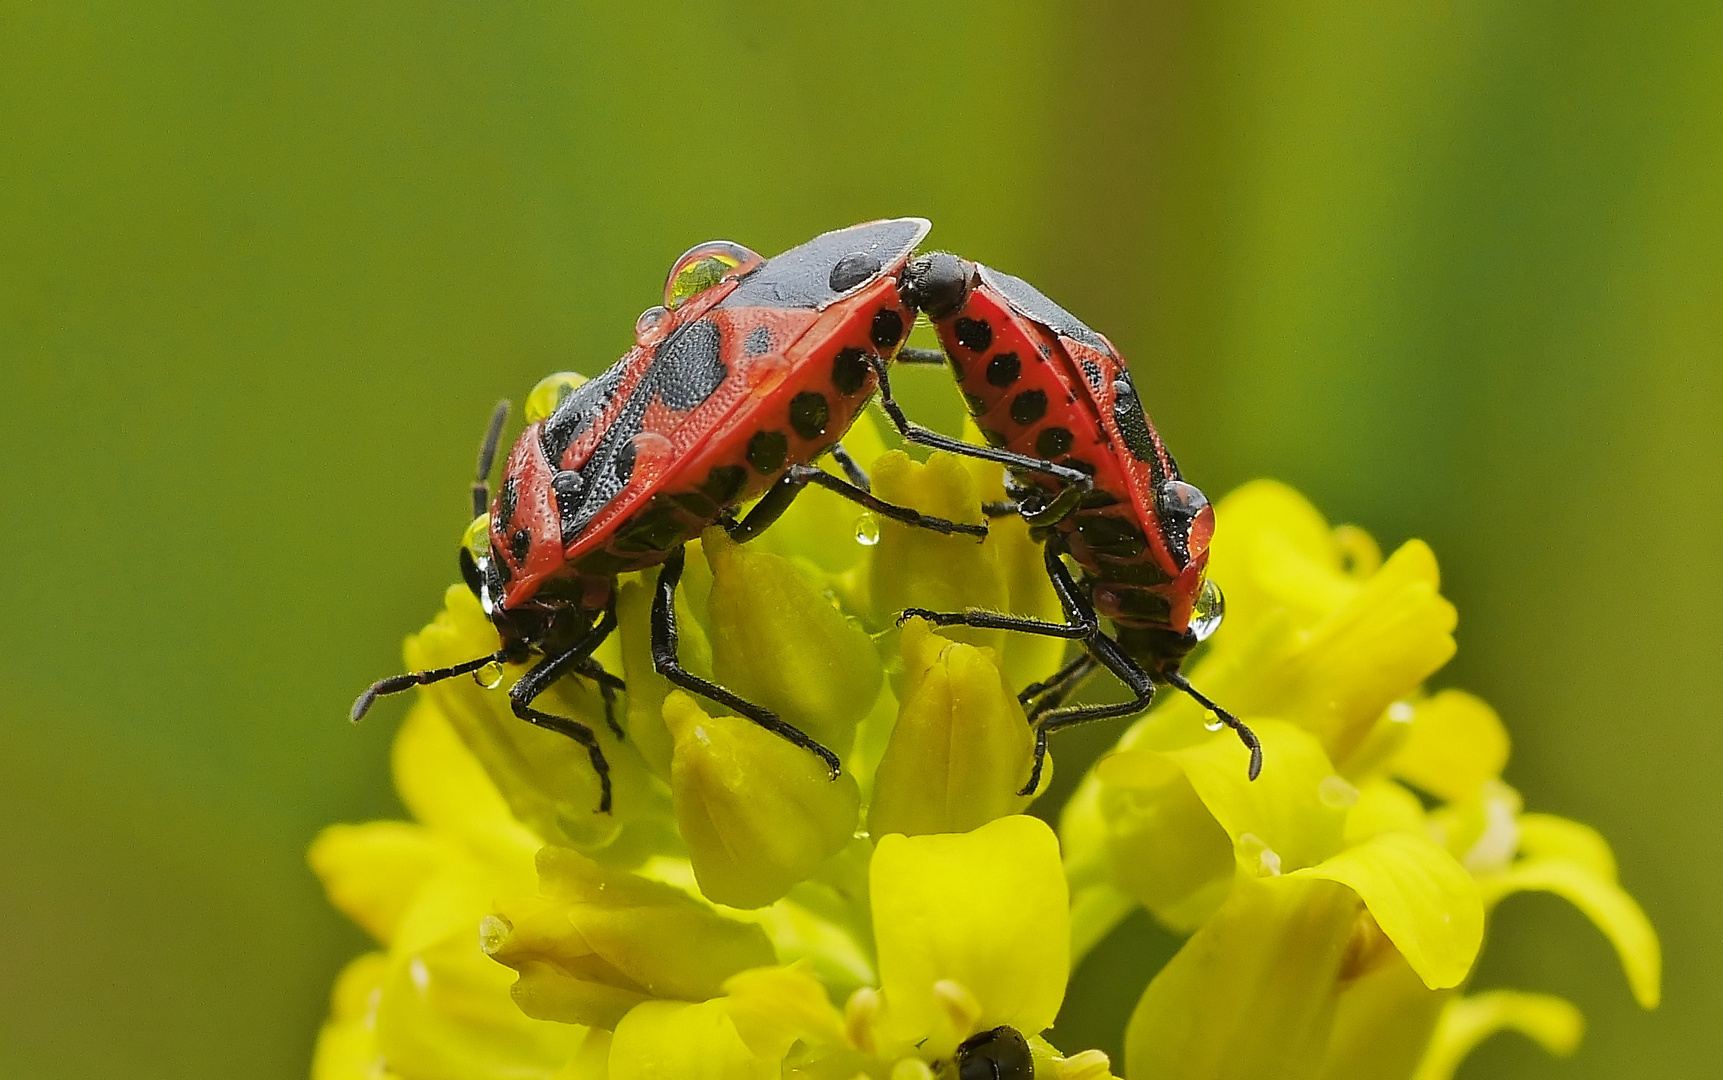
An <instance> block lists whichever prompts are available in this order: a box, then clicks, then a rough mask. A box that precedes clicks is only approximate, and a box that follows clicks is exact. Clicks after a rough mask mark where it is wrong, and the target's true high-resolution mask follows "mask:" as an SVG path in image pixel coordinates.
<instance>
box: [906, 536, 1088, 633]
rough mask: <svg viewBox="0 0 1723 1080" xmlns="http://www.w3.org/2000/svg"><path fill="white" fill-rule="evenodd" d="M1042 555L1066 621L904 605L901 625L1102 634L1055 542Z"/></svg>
mask: <svg viewBox="0 0 1723 1080" xmlns="http://www.w3.org/2000/svg"><path fill="white" fill-rule="evenodd" d="M1041 557H1042V560H1043V561H1044V562H1045V563H1046V565H1047V576H1048V577H1050V578H1052V580H1053V592H1054V593H1055V594H1056V595H1057V596H1058V597H1059V606H1060V607H1062V608H1064V609H1065V620H1066V621H1065V622H1062V623H1056V622H1048V621H1047V620H1045V619H1032V618H1029V617H1028V616H1026V615H1006V614H1003V613H1001V612H997V611H986V610H983V609H981V608H969V609H967V610H965V611H929V610H927V609H926V608H905V609H904V610H903V612H902V613H901V614H900V615H898V617H897V622H898V625H899V626H902V625H903V624H904V623H905V622H906V621H908V620H910V619H924V620H926V621H927V622H930V623H932V624H933V625H935V626H974V627H979V628H981V629H983V630H1016V631H1019V632H1021V633H1025V634H1041V635H1042V636H1044V637H1061V638H1070V639H1083V640H1087V639H1088V638H1091V637H1093V636H1094V635H1096V634H1097V633H1099V632H1100V620H1099V619H1098V618H1097V617H1096V615H1095V611H1094V609H1093V608H1091V607H1090V606H1089V603H1088V601H1087V600H1084V599H1083V595H1082V593H1081V591H1079V590H1078V588H1077V583H1076V582H1075V581H1072V580H1071V572H1070V571H1069V570H1067V569H1065V564H1064V562H1063V561H1061V560H1060V558H1059V553H1058V552H1057V551H1056V550H1054V548H1053V545H1052V544H1045V545H1043V546H1042V549H1041Z"/></svg>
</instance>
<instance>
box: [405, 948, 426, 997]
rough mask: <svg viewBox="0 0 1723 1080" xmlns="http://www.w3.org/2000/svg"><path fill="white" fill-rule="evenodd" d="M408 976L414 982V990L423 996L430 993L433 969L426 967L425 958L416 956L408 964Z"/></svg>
mask: <svg viewBox="0 0 1723 1080" xmlns="http://www.w3.org/2000/svg"><path fill="white" fill-rule="evenodd" d="M407 975H408V977H409V978H411V979H412V980H413V988H414V989H416V990H417V991H419V993H420V995H421V996H422V995H424V994H426V993H428V992H429V991H430V989H431V969H430V968H428V967H426V966H425V958H424V957H422V956H415V957H413V959H411V960H409V961H408V962H407Z"/></svg>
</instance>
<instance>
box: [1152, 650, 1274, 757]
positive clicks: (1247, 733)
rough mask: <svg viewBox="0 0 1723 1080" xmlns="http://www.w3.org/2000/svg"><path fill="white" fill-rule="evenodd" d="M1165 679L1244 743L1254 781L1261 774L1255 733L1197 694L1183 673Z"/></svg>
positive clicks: (1258, 748)
mask: <svg viewBox="0 0 1723 1080" xmlns="http://www.w3.org/2000/svg"><path fill="white" fill-rule="evenodd" d="M1166 679H1167V682H1168V683H1170V684H1171V685H1173V686H1176V687H1178V688H1179V689H1180V690H1183V691H1184V692H1185V693H1186V694H1189V695H1190V697H1191V699H1192V700H1193V701H1195V702H1196V703H1197V704H1198V705H1201V706H1202V707H1203V708H1205V709H1207V710H1208V711H1209V712H1212V713H1214V714H1215V716H1216V717H1218V718H1219V719H1220V722H1221V723H1223V724H1225V725H1226V726H1227V727H1229V728H1232V730H1233V731H1234V732H1235V733H1237V735H1238V738H1239V741H1240V742H1242V743H1244V745H1245V748H1246V749H1248V750H1249V751H1250V778H1251V779H1252V780H1255V779H1256V778H1257V775H1258V774H1259V773H1261V772H1262V741H1261V740H1260V739H1258V738H1257V737H1256V732H1254V731H1252V730H1250V728H1249V727H1247V726H1246V725H1245V722H1244V721H1243V720H1240V719H1239V718H1238V717H1236V716H1234V715H1233V714H1232V713H1229V712H1227V711H1226V710H1225V709H1223V708H1221V707H1220V706H1219V705H1216V704H1215V703H1214V702H1212V701H1210V700H1209V699H1208V698H1207V697H1206V696H1205V695H1203V694H1202V693H1199V692H1198V691H1197V688H1196V687H1194V686H1192V685H1191V684H1190V680H1189V679H1186V678H1185V676H1184V673H1183V672H1181V671H1177V670H1174V671H1170V672H1168V673H1167V676H1166Z"/></svg>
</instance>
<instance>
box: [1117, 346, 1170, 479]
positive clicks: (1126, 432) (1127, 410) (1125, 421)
mask: <svg viewBox="0 0 1723 1080" xmlns="http://www.w3.org/2000/svg"><path fill="white" fill-rule="evenodd" d="M1113 421H1114V422H1115V423H1116V424H1118V425H1119V434H1120V435H1122V436H1124V438H1125V449H1127V450H1129V451H1130V452H1131V456H1132V457H1134V458H1136V459H1137V460H1138V461H1144V462H1149V463H1150V466H1151V468H1159V467H1160V464H1161V462H1160V456H1159V455H1158V454H1156V453H1155V439H1154V436H1153V435H1151V434H1150V433H1149V418H1148V415H1147V414H1146V413H1144V412H1143V403H1142V402H1141V401H1139V400H1138V399H1137V389H1136V387H1135V386H1132V385H1131V380H1130V379H1128V378H1126V377H1125V376H1124V374H1123V373H1120V375H1119V377H1118V378H1116V379H1114V380H1113ZM1158 482H1159V481H1158V480H1157V483H1158Z"/></svg>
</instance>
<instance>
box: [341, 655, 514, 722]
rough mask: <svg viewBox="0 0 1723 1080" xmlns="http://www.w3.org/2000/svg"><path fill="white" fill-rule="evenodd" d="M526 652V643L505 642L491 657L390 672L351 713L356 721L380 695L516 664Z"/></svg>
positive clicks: (366, 691)
mask: <svg viewBox="0 0 1723 1080" xmlns="http://www.w3.org/2000/svg"><path fill="white" fill-rule="evenodd" d="M525 652H526V650H525V648H524V646H520V645H505V646H504V647H503V648H501V649H498V650H497V651H496V652H494V653H491V654H490V655H489V656H480V657H477V658H475V659H472V660H465V661H462V662H461V663H459V664H454V665H452V666H450V667H442V668H432V669H430V670H429V671H409V672H407V673H406V674H405V675H391V676H389V677H388V678H387V679H378V680H377V681H376V682H374V683H372V684H371V685H370V686H368V687H366V688H365V692H364V693H363V694H360V695H359V698H358V700H356V701H354V702H353V710H352V712H351V713H350V714H349V715H350V717H351V719H352V721H353V722H354V723H355V724H357V723H358V722H359V721H360V720H363V719H364V718H365V714H366V713H368V712H370V711H371V706H373V705H375V704H376V703H377V699H378V698H380V697H384V696H386V695H388V694H399V693H400V692H401V691H403V690H411V689H412V688H413V687H415V686H427V685H429V684H431V683H437V682H442V681H443V680H444V679H452V678H454V677H455V676H457V675H468V674H471V673H472V672H475V671H478V670H479V669H481V668H485V667H489V666H490V665H491V664H510V663H514V662H515V661H517V660H520V659H523V658H524V656H525Z"/></svg>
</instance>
